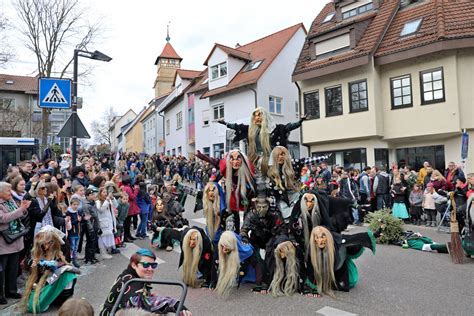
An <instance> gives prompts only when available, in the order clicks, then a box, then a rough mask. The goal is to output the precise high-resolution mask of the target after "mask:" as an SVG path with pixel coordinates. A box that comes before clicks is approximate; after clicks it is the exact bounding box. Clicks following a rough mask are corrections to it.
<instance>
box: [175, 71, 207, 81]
mask: <svg viewBox="0 0 474 316" xmlns="http://www.w3.org/2000/svg"><path fill="white" fill-rule="evenodd" d="M201 72H202V70H187V69H177V70H176V76H177V75H179V76H180V77H181V79H194V78H196V77H198V76H199V74H200V73H201ZM176 76H175V79H176Z"/></svg>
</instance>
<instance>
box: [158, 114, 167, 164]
mask: <svg viewBox="0 0 474 316" xmlns="http://www.w3.org/2000/svg"><path fill="white" fill-rule="evenodd" d="M161 113H162V112H158V115H159V116H161V117H162V118H163V140H164V141H165V146H164V147H163V154H165V155H166V138H165V117H164V115H162V114H161Z"/></svg>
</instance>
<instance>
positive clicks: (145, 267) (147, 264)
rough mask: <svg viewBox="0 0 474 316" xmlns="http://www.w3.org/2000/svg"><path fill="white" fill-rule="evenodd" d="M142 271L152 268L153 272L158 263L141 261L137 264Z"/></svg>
mask: <svg viewBox="0 0 474 316" xmlns="http://www.w3.org/2000/svg"><path fill="white" fill-rule="evenodd" d="M139 263H140V264H141V265H142V266H143V268H144V269H148V268H150V267H151V268H152V269H153V270H155V269H156V268H157V267H158V262H143V261H140V262H139Z"/></svg>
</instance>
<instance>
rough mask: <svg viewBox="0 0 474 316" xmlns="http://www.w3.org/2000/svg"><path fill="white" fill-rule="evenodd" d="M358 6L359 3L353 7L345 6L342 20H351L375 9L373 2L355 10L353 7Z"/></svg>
mask: <svg viewBox="0 0 474 316" xmlns="http://www.w3.org/2000/svg"><path fill="white" fill-rule="evenodd" d="M365 2H366V1H365ZM357 4H358V3H357V2H356V3H354V4H353V5H348V6H345V7H343V8H342V19H343V20H345V19H350V18H352V17H354V16H357V15H360V14H362V13H365V12H367V11H370V10H372V9H373V8H374V4H373V3H372V1H370V2H369V3H366V4H363V5H361V6H358V7H356V8H354V7H353V6H354V5H357Z"/></svg>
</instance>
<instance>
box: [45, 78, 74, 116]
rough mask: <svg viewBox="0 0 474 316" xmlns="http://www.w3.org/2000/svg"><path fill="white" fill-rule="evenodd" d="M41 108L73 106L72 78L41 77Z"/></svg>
mask: <svg viewBox="0 0 474 316" xmlns="http://www.w3.org/2000/svg"><path fill="white" fill-rule="evenodd" d="M39 106H40V108H52V109H68V108H70V107H71V80H69V79H57V78H40V79H39Z"/></svg>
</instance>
